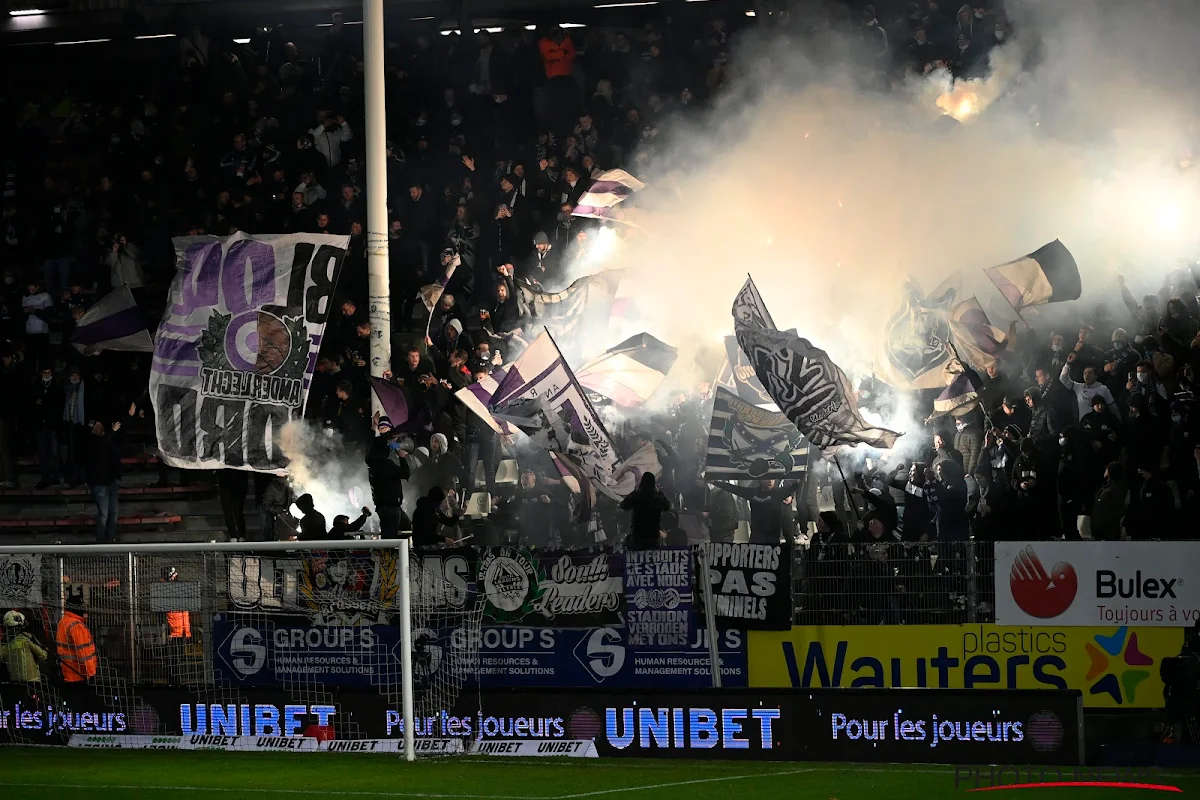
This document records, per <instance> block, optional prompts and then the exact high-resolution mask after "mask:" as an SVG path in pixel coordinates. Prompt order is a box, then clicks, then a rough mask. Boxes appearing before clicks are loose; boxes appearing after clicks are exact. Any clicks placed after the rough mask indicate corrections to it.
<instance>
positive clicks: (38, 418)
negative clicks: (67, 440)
mask: <svg viewBox="0 0 1200 800" xmlns="http://www.w3.org/2000/svg"><path fill="white" fill-rule="evenodd" d="M65 397H66V395H65V393H64V392H63V387H62V385H61V384H60V383H59V382H58V381H57V380H55V378H54V370H53V369H51V368H50V367H49V366H46V367H43V368H42V370H41V378H40V380H38V381H37V382H36V383H34V385H33V409H32V417H33V425H34V432H35V435H36V437H37V456H38V465H39V466H40V467H41V471H42V479H41V480H40V481H38V484H37V488H38V489H45V488H46V487H48V486H50V485H51V484H54V485H57V484H59V483H60V482H61V480H62V478H61V475H62V472H61V470H60V468H59V452H58V444H59V440H58V431H59V428H60V427H61V426H62V418H63V416H62V410H61V409H62V408H63V400H64V398H65Z"/></svg>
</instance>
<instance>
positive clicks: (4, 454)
mask: <svg viewBox="0 0 1200 800" xmlns="http://www.w3.org/2000/svg"><path fill="white" fill-rule="evenodd" d="M22 366H23V365H22V363H21V362H19V361H17V359H16V357H15V356H14V355H13V352H12V350H11V349H8V346H7V345H5V346H4V349H3V353H2V354H0V385H2V386H7V387H13V388H12V389H10V390H8V391H0V486H2V487H4V488H5V489H15V488H17V460H16V457H15V450H14V442H13V434H14V432H15V431H16V429H17V425H18V423H19V420H20V410H21V406H22V404H23V403H24V398H23V397H22V394H23V392H21V391H20V388H21V387H23V386H25V385H26V382H27V380H28V379H27V378H26V377H25V373H24V370H23V369H22Z"/></svg>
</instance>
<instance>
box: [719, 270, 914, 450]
mask: <svg viewBox="0 0 1200 800" xmlns="http://www.w3.org/2000/svg"><path fill="white" fill-rule="evenodd" d="M733 321H734V331H735V333H736V335H737V339H738V344H739V345H741V348H742V350H743V351H744V352H745V353H746V355H747V356H748V357H749V359H750V363H751V364H753V365H754V370H755V372H756V373H757V374H758V378H759V380H761V381H762V382H763V386H764V387H766V390H767V392H768V394H770V395H771V398H772V399H773V400H774V401H775V404H776V405H778V406H779V410H780V411H782V412H783V413H784V414H785V415H786V416H787V418H788V419H790V420H791V421H792V423H793V424H794V425H795V426H796V427H797V428H799V429H800V432H801V433H803V434H804V436H805V438H807V439H808V440H809V441H810V442H812V443H813V445H815V446H816V447H818V448H820V449H822V450H832V449H834V448H836V447H838V446H839V445H856V444H866V445H870V446H872V447H881V448H891V447H892V445H893V444H895V442H896V438H897V437H898V436H899V435H900V434H898V433H896V432H895V431H890V430H887V429H885V428H876V427H874V426H872V425H870V424H868V423H867V421H866V420H864V419H863V417H862V414H861V413H859V410H858V404H857V403H856V402H855V399H854V398H855V392H854V387H853V385H851V383H850V379H849V378H847V377H846V373H844V372H842V370H841V368H840V367H838V365H837V364H835V363H833V361H832V360H831V359H830V358H829V356H828V355H827V354H826V353H825V351H824V350H821V349H819V348H817V347H814V346H813V344H812V343H811V342H809V341H808V340H807V339H803V338H801V337H800V336H799V335H798V334H797V333H796V331H795V330H788V331H780V330H777V329H776V328H775V325H774V322H773V320H772V319H771V314H770V312H769V311H767V306H766V303H764V302H763V299H762V297H761V295H759V293H758V287H756V286H755V285H754V279H753V278H747V279H746V283H745V285H743V286H742V290H741V291H740V292H738V295H737V297H736V298H735V299H734V301H733Z"/></svg>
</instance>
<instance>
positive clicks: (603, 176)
mask: <svg viewBox="0 0 1200 800" xmlns="http://www.w3.org/2000/svg"><path fill="white" fill-rule="evenodd" d="M644 188H646V184H644V183H642V182H641V181H639V180H638V179H637V178H635V177H633V176H632V175H630V174H629V173H628V172H626V171H625V170H623V169H610V170H608V171H607V172H601V173H600V174H599V175H597V176H596V179H595V180H594V181H592V185H591V186H589V187H588V188H587V191H586V192H584V193H583V195H582V196H580V198H579V202H578V203H576V204H575V209H574V210H573V211H572V212H571V216H573V217H589V218H591V219H609V220H617V221H620V220H621V215H620V214H618V213H616V210H615V208H616V206H617V205H618V204H619V203H622V202H624V201H625V200H626V199H627V198H628V197H629V196H630V195H631V194H633V193H634V192H640V191H641V190H642V189H644Z"/></svg>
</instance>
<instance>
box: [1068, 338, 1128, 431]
mask: <svg viewBox="0 0 1200 800" xmlns="http://www.w3.org/2000/svg"><path fill="white" fill-rule="evenodd" d="M1074 360H1075V354H1074V353H1071V354H1070V355H1068V356H1067V363H1065V364H1063V368H1062V372H1060V373H1059V376H1058V379H1059V381H1061V382H1062V385H1063V386H1065V387H1066V388H1067V389H1070V390H1071V391H1072V392H1074V393H1075V400H1076V402H1077V403H1078V408H1079V419H1080V420H1082V419H1083V418H1084V417H1086V416H1087V415H1088V413H1089V412H1091V410H1092V405H1093V403H1092V400H1093V398H1095V397H1099V398H1101V399H1102V400H1103V401H1104V407H1105V408H1106V409H1108V410H1110V411H1111V412H1112V413H1113V414H1116V412H1117V409H1116V401H1115V400H1113V396H1112V392H1110V391H1109V390H1108V387H1107V386H1105V385H1104V384H1102V383H1100V382H1098V381H1097V380H1096V370H1095V368H1094V367H1087V368H1086V369H1084V371H1083V383H1076V382H1075V381H1073V380H1071V376H1070V369H1071V364H1072V363H1073V362H1074Z"/></svg>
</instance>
